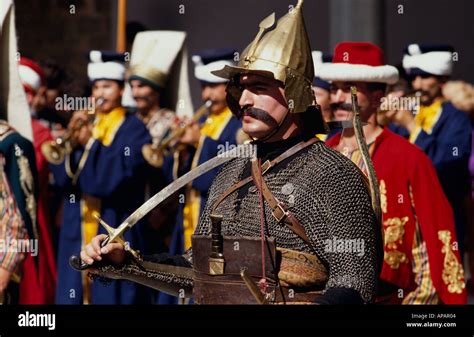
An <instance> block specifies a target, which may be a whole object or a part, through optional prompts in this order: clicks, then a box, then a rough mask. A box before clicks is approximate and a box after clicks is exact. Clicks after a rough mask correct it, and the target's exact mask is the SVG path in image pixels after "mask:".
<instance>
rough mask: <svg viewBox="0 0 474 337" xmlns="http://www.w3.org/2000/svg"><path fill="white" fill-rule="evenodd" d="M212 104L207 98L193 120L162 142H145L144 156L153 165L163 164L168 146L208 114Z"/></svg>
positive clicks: (159, 165)
mask: <svg viewBox="0 0 474 337" xmlns="http://www.w3.org/2000/svg"><path fill="white" fill-rule="evenodd" d="M211 105H212V101H211V100H207V101H206V102H205V103H204V104H203V105H202V106H201V107H200V108H199V109H198V110H197V111H196V113H195V114H194V115H193V118H192V119H191V122H190V123H189V124H187V125H185V126H182V127H179V128H177V129H175V130H174V131H173V132H172V133H171V134H170V135H169V136H168V137H166V138H165V139H163V140H162V141H161V142H160V143H153V144H145V145H143V147H142V154H143V158H145V160H146V161H147V162H148V163H149V164H150V165H151V166H153V167H161V166H163V156H164V155H165V154H166V151H167V150H168V147H170V145H171V144H172V143H173V142H175V141H177V140H178V139H179V138H180V137H181V136H182V135H183V134H184V132H185V131H186V128H187V127H188V126H189V125H190V124H192V123H194V122H197V121H198V120H199V119H200V118H201V117H202V116H204V115H206V114H207V113H208V111H209V108H210V107H211Z"/></svg>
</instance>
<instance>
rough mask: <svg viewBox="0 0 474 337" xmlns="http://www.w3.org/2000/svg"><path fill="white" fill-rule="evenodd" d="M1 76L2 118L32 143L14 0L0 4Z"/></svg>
mask: <svg viewBox="0 0 474 337" xmlns="http://www.w3.org/2000/svg"><path fill="white" fill-rule="evenodd" d="M0 25H1V27H0V47H1V60H0V66H1V69H0V71H1V73H2V80H1V84H0V86H1V87H0V114H1V115H0V118H2V119H6V120H7V121H8V123H9V124H10V125H11V126H12V127H13V128H14V129H16V130H17V131H18V132H19V133H20V134H21V135H22V136H23V137H25V138H27V139H29V140H32V139H33V132H32V129H31V116H30V109H29V107H28V102H27V101H26V96H25V91H24V89H23V85H22V83H21V81H20V75H19V70H18V60H17V55H18V49H17V39H16V29H15V11H14V5H13V0H2V1H0Z"/></svg>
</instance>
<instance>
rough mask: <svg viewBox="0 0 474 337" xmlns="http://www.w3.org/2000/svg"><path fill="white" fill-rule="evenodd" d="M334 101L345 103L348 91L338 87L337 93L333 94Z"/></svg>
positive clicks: (332, 99)
mask: <svg viewBox="0 0 474 337" xmlns="http://www.w3.org/2000/svg"><path fill="white" fill-rule="evenodd" d="M331 101H332V103H344V102H345V101H346V93H345V92H344V91H343V90H341V89H337V91H336V93H335V94H333V95H331Z"/></svg>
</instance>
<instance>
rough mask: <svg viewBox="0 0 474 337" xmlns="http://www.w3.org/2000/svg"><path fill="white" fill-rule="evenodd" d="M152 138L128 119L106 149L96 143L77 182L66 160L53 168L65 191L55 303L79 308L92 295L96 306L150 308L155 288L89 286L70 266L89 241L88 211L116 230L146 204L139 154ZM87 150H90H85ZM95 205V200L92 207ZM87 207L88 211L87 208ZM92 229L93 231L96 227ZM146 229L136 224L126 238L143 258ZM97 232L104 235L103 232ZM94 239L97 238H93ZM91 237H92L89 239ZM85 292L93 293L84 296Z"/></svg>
mask: <svg viewBox="0 0 474 337" xmlns="http://www.w3.org/2000/svg"><path fill="white" fill-rule="evenodd" d="M150 142H151V137H150V135H149V133H148V131H147V129H146V127H145V125H144V124H143V123H142V122H141V121H140V120H139V119H138V118H136V117H135V116H132V115H130V114H125V115H124V116H122V120H120V121H119V123H118V124H117V127H116V132H115V133H114V134H113V135H112V138H110V137H109V144H108V145H104V144H103V142H102V141H99V140H98V139H95V140H93V142H92V143H91V144H88V146H90V149H89V153H88V156H87V160H86V161H85V164H84V165H83V169H82V171H80V174H79V175H78V177H77V181H73V180H74V179H72V177H71V174H70V172H69V173H68V171H67V166H68V165H67V161H65V163H63V164H61V165H51V166H52V170H53V173H54V178H55V182H56V184H58V185H59V186H61V187H62V188H63V190H64V211H63V221H62V225H61V232H60V240H59V252H58V287H57V292H56V303H58V304H81V303H83V300H84V295H88V294H90V296H86V297H90V303H92V304H135V303H150V302H151V299H152V293H151V289H148V288H146V287H144V286H141V285H137V284H135V283H131V282H126V281H111V283H110V284H107V285H104V284H102V283H101V282H97V281H95V282H92V284H91V285H90V288H89V287H88V286H87V285H86V284H85V282H88V281H87V280H86V281H85V278H84V277H83V275H81V273H79V272H77V271H75V270H73V269H72V268H71V267H70V266H69V263H68V260H69V257H70V256H71V255H77V254H78V253H79V252H80V250H81V247H82V246H83V245H84V244H85V243H87V242H84V241H87V240H85V233H84V232H85V231H86V229H85V228H86V227H85V222H87V221H88V220H89V221H90V219H88V217H89V218H90V214H89V215H88V214H87V213H88V212H89V211H90V208H91V207H92V206H91V205H93V206H94V207H97V209H98V211H99V213H100V217H101V218H102V219H103V220H104V221H105V222H107V223H108V224H109V225H111V226H112V227H117V226H118V225H119V224H120V223H121V222H122V221H123V220H124V219H125V218H127V217H128V216H129V215H130V214H131V213H132V212H133V211H134V210H135V209H136V208H137V207H139V206H140V205H141V204H142V203H143V202H144V188H145V182H146V178H147V174H148V170H149V166H148V165H147V164H146V162H145V160H144V159H143V157H142V154H141V148H142V146H143V145H144V144H145V143H150ZM86 149H87V146H86ZM84 151H85V149H84V148H81V149H77V150H75V151H74V152H73V153H72V154H71V155H70V164H69V166H70V167H72V168H73V170H72V171H75V170H74V168H77V166H79V165H80V158H81V157H82V155H83V154H84ZM91 200H92V201H93V202H92V203H91ZM87 207H89V209H87ZM92 228H93V227H92ZM145 231H146V226H144V224H140V223H138V224H137V225H136V226H134V227H133V228H132V229H131V230H129V231H128V232H127V233H126V234H125V240H126V241H128V242H129V243H130V247H132V248H134V249H137V250H140V251H141V252H143V253H145V254H146V253H151V252H153V251H152V250H149V245H148V244H147V242H145V237H146V235H145V234H144V232H145ZM98 233H105V230H104V229H103V228H102V227H99V228H98ZM90 234H92V236H93V235H95V234H97V232H96V233H90ZM90 234H89V238H90V236H91V235H90ZM86 288H88V289H90V293H87V294H85V293H84V291H85V290H86Z"/></svg>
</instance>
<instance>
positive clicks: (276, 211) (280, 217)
mask: <svg viewBox="0 0 474 337" xmlns="http://www.w3.org/2000/svg"><path fill="white" fill-rule="evenodd" d="M318 141H319V139H317V138H311V139H310V140H308V141H302V142H299V143H298V144H296V145H294V146H292V147H291V148H289V149H288V150H286V151H285V152H283V153H282V154H281V155H279V156H278V157H276V158H275V159H273V160H271V161H270V160H267V161H265V162H264V163H263V164H262V167H261V170H260V168H258V164H257V162H256V161H253V162H252V175H250V176H249V177H247V178H245V179H243V180H241V181H239V182H237V183H235V184H234V185H232V186H231V187H229V188H228V189H227V190H225V191H224V193H223V194H222V195H221V196H220V197H219V198H218V199H217V200H216V201H215V202H214V204H213V206H212V213H211V214H214V213H215V210H216V209H217V207H218V206H219V205H220V204H221V203H222V202H223V201H224V200H225V199H226V198H227V197H228V196H229V195H231V194H232V193H234V192H235V191H237V190H238V189H240V188H242V187H243V186H245V185H247V184H248V183H250V182H251V181H252V180H254V183H255V185H256V186H257V188H258V189H261V190H262V194H263V196H264V198H265V200H266V201H267V202H268V204H269V206H270V208H271V209H272V214H273V216H274V217H275V219H276V220H277V221H278V222H282V221H283V223H284V224H285V225H287V226H288V227H289V228H290V229H291V230H292V231H293V232H295V233H296V234H297V235H298V236H299V237H300V238H301V239H303V240H304V241H305V242H306V243H308V244H309V239H308V236H307V235H306V231H305V230H304V228H303V226H302V225H301V223H300V222H299V221H298V219H296V217H295V216H294V215H293V214H292V213H291V212H289V211H287V210H286V208H287V207H286V206H285V205H284V204H283V203H282V202H280V201H278V199H276V198H275V197H274V196H273V194H272V193H271V192H270V189H269V188H268V186H267V184H266V183H265V181H264V180H263V177H258V178H257V179H254V178H253V176H254V175H255V173H257V172H254V171H255V170H257V171H258V173H257V174H258V175H262V176H263V175H265V174H266V173H267V172H268V171H269V170H270V169H271V168H273V167H275V166H276V165H278V164H279V163H281V162H282V161H284V160H285V159H287V158H289V157H291V156H292V155H294V154H296V153H298V152H299V151H301V150H303V149H305V148H307V147H308V146H310V145H312V144H314V143H316V142H318ZM255 165H257V166H255ZM260 178H261V179H260ZM256 180H257V182H256ZM260 181H262V184H259V182H260Z"/></svg>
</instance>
